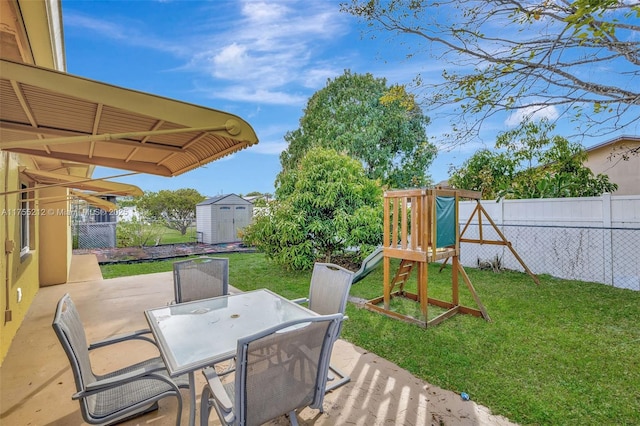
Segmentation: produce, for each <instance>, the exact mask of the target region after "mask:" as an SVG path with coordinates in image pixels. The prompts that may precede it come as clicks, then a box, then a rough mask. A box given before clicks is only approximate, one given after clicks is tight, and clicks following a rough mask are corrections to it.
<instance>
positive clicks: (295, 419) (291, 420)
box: [289, 410, 298, 426]
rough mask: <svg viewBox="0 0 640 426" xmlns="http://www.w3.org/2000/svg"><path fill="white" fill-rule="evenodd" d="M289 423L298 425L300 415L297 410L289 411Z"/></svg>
mask: <svg viewBox="0 0 640 426" xmlns="http://www.w3.org/2000/svg"><path fill="white" fill-rule="evenodd" d="M289 423H291V426H298V417H297V416H296V412H295V410H294V411H291V412H290V413H289Z"/></svg>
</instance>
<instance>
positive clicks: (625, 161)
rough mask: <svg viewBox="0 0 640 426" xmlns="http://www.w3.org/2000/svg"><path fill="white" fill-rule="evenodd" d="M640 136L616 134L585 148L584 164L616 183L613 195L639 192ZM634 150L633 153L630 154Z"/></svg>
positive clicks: (595, 172)
mask: <svg viewBox="0 0 640 426" xmlns="http://www.w3.org/2000/svg"><path fill="white" fill-rule="evenodd" d="M638 150H640V137H638V136H618V137H615V138H613V139H610V140H608V141H605V142H603V143H600V144H598V145H594V146H592V147H590V148H587V149H585V151H586V152H587V160H586V161H585V162H584V165H585V166H586V167H588V168H589V169H591V171H592V172H593V173H594V174H596V175H597V174H604V175H607V176H608V177H609V181H611V182H613V183H615V184H616V185H618V189H617V190H616V191H614V192H613V195H638V194H640V184H639V182H640V152H638ZM632 151H634V152H635V155H634V154H632Z"/></svg>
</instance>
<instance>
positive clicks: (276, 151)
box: [248, 141, 289, 155]
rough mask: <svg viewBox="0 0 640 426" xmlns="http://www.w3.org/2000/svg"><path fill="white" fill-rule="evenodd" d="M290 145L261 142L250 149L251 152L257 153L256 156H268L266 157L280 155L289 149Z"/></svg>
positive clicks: (283, 142)
mask: <svg viewBox="0 0 640 426" xmlns="http://www.w3.org/2000/svg"><path fill="white" fill-rule="evenodd" d="M288 146H289V145H288V144H287V143H286V142H285V141H282V142H264V141H260V143H258V144H257V145H254V146H252V147H251V148H248V149H249V150H251V152H255V153H256V154H266V155H280V153H281V152H282V151H284V150H285V149H287V147H288Z"/></svg>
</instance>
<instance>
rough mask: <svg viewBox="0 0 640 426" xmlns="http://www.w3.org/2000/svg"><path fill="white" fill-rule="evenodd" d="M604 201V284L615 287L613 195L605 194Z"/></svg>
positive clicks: (602, 197) (603, 195)
mask: <svg viewBox="0 0 640 426" xmlns="http://www.w3.org/2000/svg"><path fill="white" fill-rule="evenodd" d="M600 198H601V199H602V248H603V256H604V259H603V260H604V262H603V267H604V271H603V272H604V273H603V278H604V283H605V284H609V285H613V235H612V231H611V194H610V193H604V194H602V196H601V197H600Z"/></svg>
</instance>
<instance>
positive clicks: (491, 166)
mask: <svg viewBox="0 0 640 426" xmlns="http://www.w3.org/2000/svg"><path fill="white" fill-rule="evenodd" d="M515 169H516V162H515V161H514V160H513V158H511V157H509V155H508V154H507V153H505V152H496V151H491V150H489V149H481V150H480V151H477V152H476V153H475V154H473V155H472V156H471V157H469V158H468V159H467V160H466V161H465V162H464V163H463V164H462V166H460V167H451V168H450V169H449V173H450V174H451V176H450V177H449V184H450V185H451V186H453V187H454V188H460V189H469V190H472V191H479V192H482V198H483V199H485V200H491V199H495V198H497V197H498V193H499V192H500V191H501V190H504V189H506V188H508V187H509V186H510V185H511V182H512V180H513V177H514V175H515Z"/></svg>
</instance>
